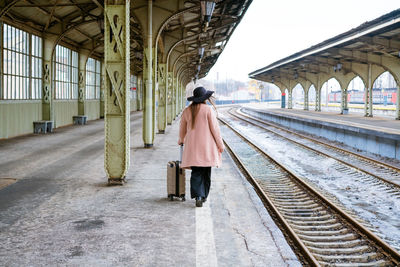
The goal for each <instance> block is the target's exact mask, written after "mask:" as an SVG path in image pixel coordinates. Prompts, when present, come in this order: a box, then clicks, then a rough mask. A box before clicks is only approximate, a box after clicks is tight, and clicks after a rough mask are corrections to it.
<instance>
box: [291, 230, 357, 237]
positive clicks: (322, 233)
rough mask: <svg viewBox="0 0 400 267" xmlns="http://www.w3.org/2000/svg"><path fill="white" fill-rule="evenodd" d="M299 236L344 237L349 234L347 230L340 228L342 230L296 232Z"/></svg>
mask: <svg viewBox="0 0 400 267" xmlns="http://www.w3.org/2000/svg"><path fill="white" fill-rule="evenodd" d="M298 233H299V234H302V235H307V236H337V235H345V234H348V233H350V231H349V229H346V228H342V229H332V230H320V229H316V230H313V231H302V230H300V231H299V232H298Z"/></svg>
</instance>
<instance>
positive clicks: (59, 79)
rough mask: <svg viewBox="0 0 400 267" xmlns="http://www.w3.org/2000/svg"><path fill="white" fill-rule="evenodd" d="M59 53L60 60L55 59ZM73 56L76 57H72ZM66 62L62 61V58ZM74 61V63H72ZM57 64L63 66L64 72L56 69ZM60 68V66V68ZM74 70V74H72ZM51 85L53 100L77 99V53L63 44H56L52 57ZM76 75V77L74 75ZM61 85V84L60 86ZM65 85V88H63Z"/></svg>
mask: <svg viewBox="0 0 400 267" xmlns="http://www.w3.org/2000/svg"><path fill="white" fill-rule="evenodd" d="M59 54H60V58H61V60H59V61H57V55H59ZM74 57H75V58H76V59H74ZM65 59H66V60H67V62H66V63H65V62H62V61H63V60H65ZM74 63H75V65H74ZM58 66H61V67H63V68H65V71H64V72H61V71H59V72H58V73H57V71H58ZM61 69H62V68H61ZM74 71H75V73H76V75H74ZM53 73H54V74H53V75H52V77H53V79H52V83H53V87H54V96H53V99H54V100H78V96H79V92H78V90H79V53H78V52H77V51H75V50H73V49H71V48H68V47H66V46H63V45H60V44H58V45H56V47H55V53H54V58H53ZM75 76H76V77H75ZM60 85H61V86H60ZM65 87H66V89H65Z"/></svg>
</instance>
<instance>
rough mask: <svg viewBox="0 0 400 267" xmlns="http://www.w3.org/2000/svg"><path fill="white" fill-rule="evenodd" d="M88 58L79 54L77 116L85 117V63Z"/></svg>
mask: <svg viewBox="0 0 400 267" xmlns="http://www.w3.org/2000/svg"><path fill="white" fill-rule="evenodd" d="M87 60H88V56H87V55H85V54H84V53H79V80H78V115H85V100H86V83H85V80H86V62H87Z"/></svg>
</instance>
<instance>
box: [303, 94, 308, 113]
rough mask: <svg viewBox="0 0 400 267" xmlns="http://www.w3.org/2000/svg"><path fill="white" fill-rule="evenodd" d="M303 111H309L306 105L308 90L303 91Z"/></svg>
mask: <svg viewBox="0 0 400 267" xmlns="http://www.w3.org/2000/svg"><path fill="white" fill-rule="evenodd" d="M303 109H304V110H308V109H309V104H308V90H304V108H303Z"/></svg>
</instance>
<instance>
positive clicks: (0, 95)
mask: <svg viewBox="0 0 400 267" xmlns="http://www.w3.org/2000/svg"><path fill="white" fill-rule="evenodd" d="M6 27H7V30H6V29H5V28H6ZM8 27H10V29H11V31H10V32H9V28H8ZM6 32H7V39H8V34H10V36H11V42H10V43H11V44H10V45H9V44H7V47H6V46H5V44H4V42H5V37H4V36H5V35H6ZM20 36H23V38H24V40H23V44H22V45H23V46H20V45H21V44H18V43H17V37H20ZM34 38H37V40H39V43H40V49H39V50H38V52H39V56H37V55H35V56H34V57H35V58H38V59H39V62H40V64H39V65H40V66H39V68H40V70H42V64H43V38H42V37H41V36H39V35H36V34H33V33H31V32H29V31H26V30H23V29H21V28H19V27H15V26H14V25H12V24H9V23H5V22H3V21H0V76H1V77H0V100H4V101H8V100H10V101H18V100H41V99H42V86H43V78H42V75H40V77H32V66H33V65H32V57H33V55H32V42H33V39H34ZM18 45H19V47H17V46H18ZM23 50H25V51H23ZM6 59H7V62H6V64H4V61H5V60H6ZM9 61H11V64H9ZM17 63H18V64H17ZM5 65H7V66H6V67H5ZM10 65H11V66H10ZM9 67H10V69H9ZM17 67H18V68H17ZM6 72H7V73H6ZM40 74H42V73H41V72H40ZM6 76H7V79H6ZM33 79H35V82H36V81H39V82H38V83H37V84H38V86H39V90H37V91H36V93H37V94H36V93H35V94H33V91H32V90H33V87H32V84H33ZM6 82H7V85H6ZM22 86H23V87H22ZM6 90H7V92H6Z"/></svg>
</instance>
